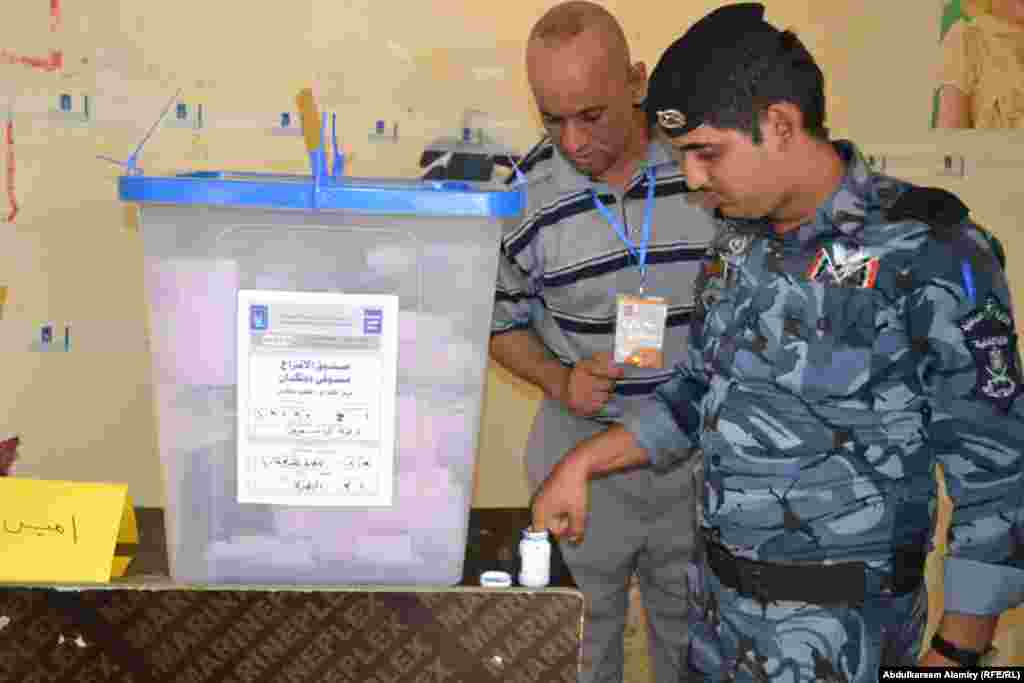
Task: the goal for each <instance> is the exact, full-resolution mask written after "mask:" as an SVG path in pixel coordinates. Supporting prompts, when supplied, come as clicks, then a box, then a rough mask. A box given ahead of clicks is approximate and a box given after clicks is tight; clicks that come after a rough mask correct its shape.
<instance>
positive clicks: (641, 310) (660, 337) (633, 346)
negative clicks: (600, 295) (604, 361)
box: [615, 294, 668, 369]
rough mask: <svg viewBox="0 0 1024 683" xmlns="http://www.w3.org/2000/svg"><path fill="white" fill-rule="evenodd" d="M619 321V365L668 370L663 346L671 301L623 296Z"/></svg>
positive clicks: (616, 357) (617, 353)
mask: <svg viewBox="0 0 1024 683" xmlns="http://www.w3.org/2000/svg"><path fill="white" fill-rule="evenodd" d="M617 308H618V310H617V315H616V318H615V362H616V363H623V364H625V365H633V366H635V367H638V368H653V369H660V368H662V367H664V364H665V363H664V354H663V353H662V345H663V344H664V341H665V321H666V319H667V318H668V301H666V300H665V299H663V298H662V297H657V296H637V295H632V294H620V295H619V296H618V302H617Z"/></svg>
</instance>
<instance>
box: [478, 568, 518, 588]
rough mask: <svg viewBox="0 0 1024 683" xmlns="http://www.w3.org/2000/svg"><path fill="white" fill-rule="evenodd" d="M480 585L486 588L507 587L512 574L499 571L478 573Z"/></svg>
mask: <svg viewBox="0 0 1024 683" xmlns="http://www.w3.org/2000/svg"><path fill="white" fill-rule="evenodd" d="M480 585H481V586H485V587H487V588H508V587H509V586H511V585H512V575H511V574H509V573H508V572H499V571H490V572H484V573H483V574H481V575H480Z"/></svg>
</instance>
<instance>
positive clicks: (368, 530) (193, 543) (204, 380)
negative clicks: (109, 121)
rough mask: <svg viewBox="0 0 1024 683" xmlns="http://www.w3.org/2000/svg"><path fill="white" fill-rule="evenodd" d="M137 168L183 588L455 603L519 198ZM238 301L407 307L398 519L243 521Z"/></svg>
mask: <svg viewBox="0 0 1024 683" xmlns="http://www.w3.org/2000/svg"><path fill="white" fill-rule="evenodd" d="M131 161H132V164H131V165H130V167H129V169H128V173H127V174H126V175H124V176H122V177H121V178H120V181H119V191H120V198H121V199H122V200H123V201H126V202H132V203H136V204H138V205H139V207H140V212H139V215H140V223H141V233H142V240H143V248H144V257H145V278H146V289H147V295H148V299H149V304H150V330H151V347H152V352H153V365H154V375H153V383H154V393H155V400H156V404H157V415H158V425H159V448H160V457H161V462H162V464H163V467H164V472H165V481H166V484H167V491H166V494H167V495H166V499H167V510H166V511H167V523H168V524H167V528H168V543H169V556H170V560H171V573H172V576H173V578H174V579H175V580H176V581H180V582H185V583H285V584H371V583H372V584H421V585H454V584H456V583H458V582H459V581H460V579H461V577H462V571H463V557H464V554H465V547H466V534H467V523H468V512H469V502H470V499H471V496H472V482H473V466H474V456H475V451H476V447H477V442H478V435H479V421H480V411H481V401H482V393H483V383H484V377H485V371H486V364H487V343H488V338H489V331H490V320H491V313H492V306H493V290H494V281H495V275H496V272H497V259H498V253H499V250H498V243H499V238H500V234H501V225H502V223H503V222H504V221H507V220H512V221H515V220H518V217H519V216H520V215H521V212H522V209H523V195H522V192H521V191H519V190H514V191H509V190H506V189H504V188H501V189H498V188H496V187H492V186H476V185H470V184H467V183H459V184H456V185H452V184H446V183H444V182H440V183H438V182H429V181H403V180H384V179H374V178H352V177H344V178H340V177H338V176H337V175H336V172H337V171H338V170H340V169H338V168H337V167H336V168H335V173H331V174H325V173H324V170H325V164H323V163H322V162H321V160H320V159H319V158H317V159H315V160H314V170H315V171H316V172H315V173H314V174H313V175H308V176H301V175H300V176H291V175H281V174H270V173H245V172H229V171H213V172H196V173H185V174H181V175H175V176H147V175H145V174H143V173H142V172H141V171H140V170H139V169H138V168H137V167H135V165H134V161H135V158H134V155H133V158H132V160H131ZM452 255H457V258H458V259H459V261H460V262H459V263H453V262H452ZM456 266H457V267H456ZM242 290H245V291H248V290H270V291H274V292H286V293H330V294H345V295H374V296H380V295H385V296H394V297H396V298H397V305H398V320H397V326H398V327H399V328H400V330H399V340H398V345H397V361H396V362H397V396H394V397H390V398H392V399H393V400H394V402H395V415H396V420H395V421H396V425H395V428H394V430H393V432H394V442H395V444H394V461H393V477H391V479H390V480H388V481H380V482H377V483H378V484H379V485H380V486H381V487H384V488H388V489H389V490H390V493H391V498H390V501H391V502H390V504H387V505H375V506H360V505H358V504H353V503H352V502H351V501H349V502H348V503H347V504H344V505H327V506H324V505H317V506H312V505H310V506H297V505H284V504H251V503H239V502H238V499H239V489H240V486H241V483H240V482H239V480H238V472H239V462H238V459H239V454H238V448H237V444H238V440H239V435H238V424H239V423H238V421H237V418H238V416H237V415H236V412H237V409H238V405H239V403H238V400H237V398H238V397H237V395H236V393H237V381H238V375H239V367H240V365H239V362H240V361H239V359H238V358H237V357H236V355H237V354H236V329H235V327H234V321H235V320H236V314H238V311H237V310H236V309H237V301H238V292H239V291H242ZM242 362H245V359H242ZM242 367H245V366H242ZM385 398H387V397H385ZM242 419H243V422H242V423H241V424H246V423H245V422H244V419H247V417H246V416H242Z"/></svg>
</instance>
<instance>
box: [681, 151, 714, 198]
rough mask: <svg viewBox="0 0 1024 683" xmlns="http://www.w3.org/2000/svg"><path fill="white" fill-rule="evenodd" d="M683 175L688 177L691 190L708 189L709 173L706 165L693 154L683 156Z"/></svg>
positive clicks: (687, 182)
mask: <svg viewBox="0 0 1024 683" xmlns="http://www.w3.org/2000/svg"><path fill="white" fill-rule="evenodd" d="M682 167H683V174H684V175H685V176H686V184H687V185H688V186H689V187H690V189H691V190H703V189H707V188H706V187H705V186H706V185H707V184H708V173H707V171H706V170H705V169H704V165H703V164H702V163H700V161H698V160H697V159H694V155H693V154H683V163H682Z"/></svg>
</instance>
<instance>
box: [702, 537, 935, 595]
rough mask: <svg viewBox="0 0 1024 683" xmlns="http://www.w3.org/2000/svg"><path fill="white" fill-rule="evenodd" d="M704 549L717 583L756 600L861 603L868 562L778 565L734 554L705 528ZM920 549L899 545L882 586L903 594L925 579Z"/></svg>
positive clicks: (922, 549) (924, 557)
mask: <svg viewBox="0 0 1024 683" xmlns="http://www.w3.org/2000/svg"><path fill="white" fill-rule="evenodd" d="M703 533H704V552H705V555H706V556H707V560H708V565H709V566H710V567H711V570H712V571H713V572H714V573H715V576H717V577H718V579H719V581H721V582H722V583H723V584H725V585H726V586H728V587H729V588H732V589H734V590H736V591H738V592H739V593H740V595H744V596H747V597H753V598H755V599H756V600H758V601H759V602H776V601H779V600H791V601H795V602H808V603H812V604H815V605H861V604H863V603H864V596H865V593H866V592H867V565H866V564H865V563H863V562H837V563H835V564H780V563H776V562H761V561H759V560H750V559H747V558H744V557H736V556H735V555H733V554H732V553H731V552H729V549H728V548H726V547H725V546H723V545H722V544H720V543H718V542H716V541H714V540H712V539H711V538H710V533H709V532H708V531H707V530H705V531H704V532H703ZM926 558H927V553H926V552H925V550H924V548H923V547H919V546H913V547H907V548H901V549H897V551H896V555H895V562H894V570H895V571H894V574H893V576H892V577H891V578H890V579H889V580H888V581H885V582H883V588H886V589H888V590H890V591H891V592H892V593H893V594H896V595H904V594H906V593H909V592H911V591H913V590H915V589H917V587H918V586H920V585H921V581H923V580H924V562H925V559H926Z"/></svg>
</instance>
